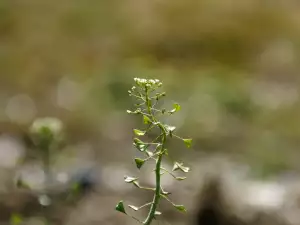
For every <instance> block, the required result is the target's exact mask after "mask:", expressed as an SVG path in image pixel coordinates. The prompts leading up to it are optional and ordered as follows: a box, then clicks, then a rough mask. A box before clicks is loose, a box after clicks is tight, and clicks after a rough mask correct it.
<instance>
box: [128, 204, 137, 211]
mask: <svg viewBox="0 0 300 225" xmlns="http://www.w3.org/2000/svg"><path fill="white" fill-rule="evenodd" d="M128 207H129V208H131V209H133V210H134V211H138V210H139V207H137V206H134V205H128Z"/></svg>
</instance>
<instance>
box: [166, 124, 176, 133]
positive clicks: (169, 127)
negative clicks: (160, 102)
mask: <svg viewBox="0 0 300 225" xmlns="http://www.w3.org/2000/svg"><path fill="white" fill-rule="evenodd" d="M165 128H166V129H167V131H170V132H173V131H174V130H175V129H176V127H174V126H169V125H165Z"/></svg>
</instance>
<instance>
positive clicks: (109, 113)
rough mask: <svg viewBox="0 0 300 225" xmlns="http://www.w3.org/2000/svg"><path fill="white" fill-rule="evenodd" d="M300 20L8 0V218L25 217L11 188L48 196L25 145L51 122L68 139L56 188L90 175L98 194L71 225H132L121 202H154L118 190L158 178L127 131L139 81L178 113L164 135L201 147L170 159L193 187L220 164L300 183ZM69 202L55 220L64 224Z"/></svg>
mask: <svg viewBox="0 0 300 225" xmlns="http://www.w3.org/2000/svg"><path fill="white" fill-rule="evenodd" d="M299 11H300V4H299V1H297V0H272V1H260V0H239V1H237V0H236V1H234V0H202V1H194V0H185V1H181V0H165V1H161V0H153V1H146V0H126V1H116V0H110V1H96V0H85V1H82V0H72V1H71V0H60V1H57V0H52V1H49V0H44V1H37V0H26V1H24V0H23V1H22V0H14V1H11V0H1V1H0V133H1V136H0V167H1V168H0V180H1V182H0V191H1V193H2V194H0V203H1V204H0V205H3V206H1V207H4V208H3V209H2V210H0V218H1V215H2V214H5V213H2V212H4V211H5V210H7V214H6V215H11V214H12V213H15V212H16V213H20V215H22V212H23V211H22V210H19V208H20V207H19V205H20V204H21V203H19V202H21V199H22V198H21V197H15V198H16V200H12V198H13V197H12V196H17V195H16V194H14V191H16V190H15V189H14V185H13V182H14V180H15V178H14V177H15V176H16V175H18V174H22V176H23V177H26V179H27V182H31V186H32V187H33V189H36V190H40V189H41V188H42V186H43V185H42V183H43V177H44V173H43V170H42V166H41V160H40V159H39V158H38V157H35V155H36V154H35V152H34V151H33V150H32V146H31V144H30V143H29V142H28V140H27V135H28V134H27V133H28V129H29V126H30V125H31V123H32V122H33V121H34V120H35V119H36V118H39V117H45V116H46V117H49V116H50V117H57V118H59V119H60V120H62V121H63V123H64V126H65V128H66V131H65V133H66V143H65V145H64V146H63V147H62V148H60V149H59V150H58V151H55V152H53V153H52V161H51V168H52V170H53V173H54V174H56V177H57V180H58V181H57V182H58V183H64V182H66V181H67V180H69V179H70V177H73V176H75V177H76V176H77V175H78V174H81V175H82V174H83V175H82V176H85V175H84V174H85V173H87V171H91V170H93V171H97V172H95V174H94V173H93V176H92V178H90V179H96V180H97V181H99V183H100V184H99V185H98V187H99V188H98V189H100V192H101V193H102V194H101V193H98V194H93V195H92V197H85V198H83V199H81V200H80V201H79V200H78V201H77V202H76V203H78V204H75V205H74V204H73V205H72V206H69V209H68V210H69V211H67V213H61V214H62V215H60V216H57V218H60V219H61V218H62V217H64V218H63V220H64V222H63V224H67V223H69V224H125V221H126V220H127V217H125V216H123V215H119V214H118V213H116V212H114V207H115V204H116V203H117V202H118V200H120V198H123V197H124V200H128V201H129V202H130V201H134V200H137V201H138V202H140V203H143V202H144V201H141V199H142V198H144V197H145V198H146V197H147V198H148V197H150V198H151V195H149V196H146V194H145V193H143V192H142V193H141V194H140V195H139V196H137V192H136V189H135V188H134V187H131V186H130V185H128V184H123V183H124V182H123V176H124V175H125V174H128V175H136V176H143V177H144V178H145V182H149V183H150V184H151V182H152V183H153V177H152V176H153V174H150V173H149V174H147V171H146V170H142V171H137V170H136V168H135V166H134V164H133V162H132V158H133V156H135V155H136V154H137V153H136V150H135V149H134V148H133V146H132V137H133V134H132V129H133V128H138V126H139V125H140V124H141V123H140V122H141V121H140V120H139V119H138V118H137V117H134V116H131V115H127V114H126V110H127V109H132V106H133V103H134V101H133V99H132V98H131V97H129V96H128V93H127V90H128V89H130V88H131V86H132V85H133V78H134V77H142V78H157V79H160V80H161V81H162V82H163V84H164V89H165V90H166V91H167V97H166V99H167V100H166V101H165V103H166V104H169V106H170V107H172V104H173V102H174V101H176V102H178V103H179V104H180V105H181V107H182V110H181V111H180V112H179V113H177V114H176V115H174V116H173V117H171V118H170V119H169V121H168V122H170V123H171V124H172V125H174V126H176V127H177V130H178V131H177V132H178V134H180V135H181V136H186V137H191V138H193V147H192V150H186V149H185V147H184V146H182V145H180V144H179V143H177V142H174V144H172V145H171V146H170V149H172V153H171V156H172V158H174V159H183V160H184V161H185V162H186V163H187V164H188V165H189V166H191V168H192V172H191V173H192V175H191V177H193V176H194V177H196V179H197V176H200V175H198V171H199V170H200V169H199V168H200V167H199V166H200V165H203V163H202V162H203V161H205V162H206V164H207V165H208V167H209V166H211V167H209V168H214V167H215V165H216V164H213V162H214V161H213V160H212V162H211V163H207V162H208V161H209V160H208V161H206V160H203V159H206V158H207V157H208V158H210V159H213V158H214V157H215V156H216V157H218V159H219V158H220V155H222V158H226V160H227V159H229V158H230V160H231V162H232V161H233V164H239V165H243V166H244V167H245V168H246V169H245V170H246V171H247V176H249V177H251V179H254V180H257V181H260V182H266V181H269V180H270V179H275V178H276V179H278V177H280V179H281V180H282V179H283V180H284V181H282V182H281V183H280V184H281V185H285V184H286V183H284V182H287V181H286V180H297V179H298V175H297V174H298V172H299V170H300V164H299V162H298V161H299V160H298V159H299V157H300V151H299V144H300V116H299V114H300V99H299V90H300V79H299V75H298V73H299V71H300V67H299V60H300V54H299V48H300V41H299V40H300V17H299ZM226 160H225V159H224V161H226ZM221 161H222V160H221ZM209 162H210V161H209ZM222 162H223V161H222ZM221 164H222V163H217V165H221ZM244 167H243V168H244ZM91 168H92V169H91ZM95 168H96V169H95ZM193 168H194V169H193ZM201 168H202V167H201ZM226 168H227V167H226ZM234 168H235V167H234ZM193 171H195V172H193ZM202 171H203V170H202ZM233 171H234V172H229V174H231V175H232V174H233V173H235V172H239V171H241V170H240V169H236V168H235V169H233ZM150 172H151V171H150ZM89 174H90V173H89ZM95 177H96V178H95ZM291 177H292V178H291ZM192 181H193V180H192V178H191V179H187V180H186V181H184V182H185V183H189V182H192ZM165 182H166V184H169V186H172V185H173V186H174V184H173V183H170V182H171V181H168V179H167V178H166V181H165ZM172 182H173V181H172ZM184 182H183V183H184ZM183 183H179V184H178V185H177V186H180V184H182V185H184V184H183ZM171 184H172V185H171ZM186 185H187V184H186ZM197 185H198V184H194V186H195V187H194V189H193V191H194V193H196V192H197V188H198V186H197ZM187 186H188V185H187ZM199 188H200V187H199ZM271 189H272V188H271ZM255 190H256V189H255ZM267 190H270V188H267ZM272 190H273V189H272ZM180 191H181V189H179V190H178V193H177V194H178V196H180ZM11 192H12V193H13V194H12V193H11ZM98 192H99V190H98ZM187 192H188V193H191V190H189V191H187ZM255 192H257V190H256V191H255ZM131 193H132V196H131ZM183 193H185V192H183ZM276 193H277V192H276ZM181 195H184V194H182V193H181ZM266 195H267V194H266ZM1 196H3V197H1ZM263 196H265V195H264V194H263ZM276 196H277V195H276ZM254 198H255V197H254ZM256 198H258V197H257V196H256ZM271 198H272V199H274V196H273V195H272V196H271ZM63 203H64V202H62V203H60V204H58V205H57V206H56V205H54V207H53V208H54V209H59V210H56V211H60V212H61V210H60V209H61V208H60V207H64V206H61V205H63ZM26 204H27V203H26ZM53 204H54V203H53ZM18 207H19V208H18ZM22 207H23V206H22ZM66 207H67V206H66ZM8 208H9V209H8ZM16 208H17V210H15V209H16ZM25 208H27V209H32V210H29V211H30V212H28V215H29V216H28V220H30V222H29V224H35V223H36V224H39V223H40V222H41V221H40V220H39V219H37V218H40V217H39V216H40V215H42V217H44V215H43V213H42V214H39V213H36V212H37V211H38V210H37V209H36V208H34V207H33V206H32V207H29V206H28V205H26V207H25ZM38 208H39V207H38ZM22 209H23V208H22ZM18 210H19V211H18ZM27 211H28V210H27ZM52 211H55V210H52ZM52 211H51V213H52V214H57V213H54V212H52ZM175 214H176V212H175ZM177 214H179V215H178V217H187V216H182V215H181V214H180V213H177ZM177 214H176V216H177ZM37 215H38V216H37ZM66 215H68V218H65V217H66ZM76 216H77V217H76ZM7 218H8V216H6V217H5V218H4V216H3V220H2V221H3V223H8V224H9V223H10V222H9V220H8V221H7ZM74 218H76V219H74ZM72 219H73V220H72ZM26 220H27V219H26ZM58 220H59V219H57V221H58ZM0 221H1V219H0ZM128 221H129V222H128V224H132V223H133V222H132V220H131V219H129V220H128ZM164 221H165V222H161V224H164V223H165V224H168V222H167V221H168V218H165V220H164ZM296 221H297V220H296ZM13 222H14V223H20V221H19V220H18V219H16V218H15V219H14V221H13ZM299 222H300V220H298V223H299ZM53 224H59V223H58V222H55V223H53ZM170 224H183V222H182V223H179V222H178V221H177V223H175V222H173V223H170Z"/></svg>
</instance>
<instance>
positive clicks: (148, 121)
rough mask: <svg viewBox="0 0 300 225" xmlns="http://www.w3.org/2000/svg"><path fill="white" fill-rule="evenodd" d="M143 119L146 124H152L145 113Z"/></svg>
mask: <svg viewBox="0 0 300 225" xmlns="http://www.w3.org/2000/svg"><path fill="white" fill-rule="evenodd" d="M143 121H144V124H151V123H152V121H151V120H150V118H149V117H148V116H146V115H143Z"/></svg>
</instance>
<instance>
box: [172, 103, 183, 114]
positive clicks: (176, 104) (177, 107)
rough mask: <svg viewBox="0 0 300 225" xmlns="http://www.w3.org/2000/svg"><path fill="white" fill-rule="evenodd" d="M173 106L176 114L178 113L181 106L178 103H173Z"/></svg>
mask: <svg viewBox="0 0 300 225" xmlns="http://www.w3.org/2000/svg"><path fill="white" fill-rule="evenodd" d="M173 106H174V109H175V110H176V112H178V111H179V110H180V109H181V106H180V105H179V104H178V103H174V104H173Z"/></svg>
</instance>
